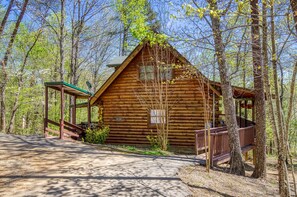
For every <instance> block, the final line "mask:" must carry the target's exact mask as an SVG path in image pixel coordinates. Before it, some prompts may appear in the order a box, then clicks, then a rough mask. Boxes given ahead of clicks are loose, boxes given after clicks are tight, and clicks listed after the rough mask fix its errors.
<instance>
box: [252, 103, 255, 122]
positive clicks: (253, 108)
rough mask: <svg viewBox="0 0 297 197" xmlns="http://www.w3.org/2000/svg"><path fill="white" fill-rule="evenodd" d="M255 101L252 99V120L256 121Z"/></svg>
mask: <svg viewBox="0 0 297 197" xmlns="http://www.w3.org/2000/svg"><path fill="white" fill-rule="evenodd" d="M254 105H255V101H254V100H252V106H253V107H252V121H253V122H255V106H254Z"/></svg>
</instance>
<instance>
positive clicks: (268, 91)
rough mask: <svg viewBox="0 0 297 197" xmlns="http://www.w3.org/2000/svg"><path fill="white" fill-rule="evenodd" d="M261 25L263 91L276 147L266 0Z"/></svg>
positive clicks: (277, 138)
mask: <svg viewBox="0 0 297 197" xmlns="http://www.w3.org/2000/svg"><path fill="white" fill-rule="evenodd" d="M262 15H263V20H262V26H263V42H262V48H263V64H264V65H263V68H264V84H265V91H266V95H267V101H266V102H267V104H268V117H269V121H270V124H271V126H272V130H273V133H274V139H275V140H274V141H275V145H277V148H278V147H279V145H278V144H279V134H278V130H277V127H276V120H275V116H274V108H273V102H272V96H271V95H272V94H271V88H270V82H269V74H268V66H269V65H268V49H267V48H268V47H267V46H268V39H267V35H268V30H267V0H263V8H262Z"/></svg>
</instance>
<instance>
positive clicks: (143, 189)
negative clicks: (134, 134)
mask: <svg viewBox="0 0 297 197" xmlns="http://www.w3.org/2000/svg"><path fill="white" fill-rule="evenodd" d="M195 161H196V160H195V159H194V157H189V156H177V155H176V156H170V157H161V156H158V157H157V156H149V155H137V154H131V153H125V152H119V151H114V150H111V149H109V148H108V147H100V146H91V145H86V144H82V143H78V142H68V141H63V140H58V139H44V138H42V137H38V136H28V137H25V136H14V135H5V134H1V133H0V196H1V197H2V196H4V197H6V196H8V197H10V196H14V197H16V196H42V197H43V196H71V197H72V196H175V197H178V196H191V193H190V190H189V189H188V186H187V185H186V184H184V183H183V182H182V181H181V179H180V178H179V177H178V176H177V173H178V170H179V168H181V167H183V166H187V165H193V164H195Z"/></svg>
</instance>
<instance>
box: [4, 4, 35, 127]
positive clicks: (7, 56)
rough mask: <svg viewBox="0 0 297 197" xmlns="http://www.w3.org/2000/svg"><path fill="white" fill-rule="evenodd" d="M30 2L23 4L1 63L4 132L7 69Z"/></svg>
mask: <svg viewBox="0 0 297 197" xmlns="http://www.w3.org/2000/svg"><path fill="white" fill-rule="evenodd" d="M28 2H29V0H24V2H23V6H22V9H21V13H20V15H19V17H18V19H17V22H16V24H15V27H14V29H13V32H12V33H11V36H10V40H9V43H8V46H7V48H6V51H5V54H4V57H3V59H2V61H1V66H2V72H1V76H0V79H1V81H2V82H1V84H0V99H1V100H0V105H1V108H0V115H1V120H0V125H1V130H2V131H5V130H6V110H5V88H6V84H7V80H8V79H7V73H6V69H5V68H6V67H7V63H8V59H9V56H10V55H11V52H12V46H13V43H14V40H15V37H16V35H17V32H18V29H19V26H20V23H21V21H22V20H23V17H24V15H25V12H26V10H27V5H28Z"/></svg>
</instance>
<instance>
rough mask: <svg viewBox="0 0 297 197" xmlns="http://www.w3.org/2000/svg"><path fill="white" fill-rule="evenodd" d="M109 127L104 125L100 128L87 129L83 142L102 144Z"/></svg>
mask: <svg viewBox="0 0 297 197" xmlns="http://www.w3.org/2000/svg"><path fill="white" fill-rule="evenodd" d="M108 134H109V127H108V126H104V127H102V128H101V129H94V130H92V129H87V130H86V137H85V139H84V141H85V142H88V143H92V144H103V143H104V142H105V140H106V138H107V137H108Z"/></svg>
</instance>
